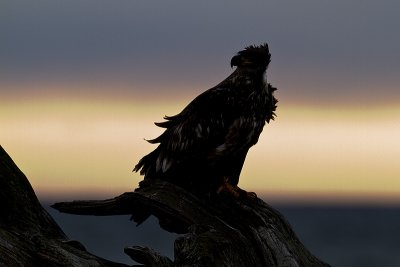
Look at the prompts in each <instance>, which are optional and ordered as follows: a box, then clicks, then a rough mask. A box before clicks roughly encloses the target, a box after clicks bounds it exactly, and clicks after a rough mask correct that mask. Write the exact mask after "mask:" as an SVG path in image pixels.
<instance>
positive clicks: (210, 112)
mask: <svg viewBox="0 0 400 267" xmlns="http://www.w3.org/2000/svg"><path fill="white" fill-rule="evenodd" d="M270 61H271V54H270V53H269V48H268V44H267V43H264V44H261V45H259V46H254V45H251V46H248V47H245V49H244V50H242V51H239V52H238V53H237V54H236V55H235V56H234V57H233V58H232V59H231V62H230V65H231V68H234V67H236V68H235V70H234V71H233V73H232V74H231V75H229V76H228V77H227V78H226V79H225V80H223V81H222V82H221V83H219V84H218V85H216V86H215V87H212V88H211V89H208V90H207V91H205V92H203V93H201V94H200V95H198V96H197V97H196V98H195V99H194V100H192V101H191V102H190V103H189V104H188V105H187V106H186V107H185V108H184V109H183V110H182V111H181V112H180V113H179V114H177V115H174V116H165V117H164V120H165V121H163V122H156V123H155V124H156V125H157V126H159V127H162V128H165V131H164V132H163V133H162V134H161V135H160V136H159V137H157V138H155V139H152V140H147V141H148V142H149V143H151V144H158V146H157V148H156V149H155V150H154V151H152V152H151V153H149V154H148V155H146V156H144V157H143V158H142V159H141V160H140V161H139V162H138V163H137V165H136V166H135V167H134V169H133V171H136V172H138V171H140V174H141V175H144V179H145V180H146V179H159V180H165V181H168V182H171V183H174V184H176V185H178V186H180V187H183V188H186V189H188V190H191V191H194V192H197V193H199V192H200V193H208V194H209V193H220V192H222V191H225V192H229V193H231V194H232V195H233V196H234V197H236V198H241V197H255V196H256V195H255V193H251V192H246V191H245V190H242V189H240V188H239V187H238V182H239V176H240V173H241V170H242V167H243V164H244V161H245V158H246V155H247V152H248V150H249V149H250V147H252V146H253V145H255V144H256V143H257V142H258V139H259V136H260V134H261V132H262V130H263V127H264V125H265V123H266V122H267V123H269V122H270V120H273V119H274V117H275V110H276V104H277V102H278V101H277V99H276V98H275V97H274V95H273V94H274V91H275V90H276V88H275V87H273V86H272V85H270V84H269V83H267V80H266V70H267V68H268V65H269V63H270Z"/></svg>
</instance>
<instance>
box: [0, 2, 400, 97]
mask: <svg viewBox="0 0 400 267" xmlns="http://www.w3.org/2000/svg"><path fill="white" fill-rule="evenodd" d="M0 5H1V8H0V36H1V42H0V71H1V74H0V78H1V79H2V80H3V82H4V81H7V82H12V83H13V82H19V81H21V80H26V81H30V80H36V81H41V80H56V81H57V80H58V81H60V82H65V81H68V80H71V79H72V80H76V79H78V80H79V79H83V80H85V79H95V80H96V79H97V80H102V79H108V80H113V79H114V80H116V81H125V82H128V83H131V84H132V85H133V86H132V88H141V87H142V86H146V87H147V88H153V89H152V90H151V91H152V92H157V91H158V90H160V91H162V90H163V88H168V89H169V90H170V89H171V87H176V88H177V92H179V90H182V88H188V89H187V90H193V91H196V93H197V91H198V90H200V91H201V90H204V89H207V87H210V86H212V85H214V84H216V83H218V82H219V81H220V80H221V79H223V78H224V77H225V76H226V75H227V74H229V72H230V71H231V70H230V67H229V61H230V58H231V57H232V56H233V55H234V53H235V52H237V51H238V50H240V49H242V48H243V47H244V46H247V45H249V44H259V43H262V42H268V43H269V44H270V50H271V53H272V63H271V66H270V70H269V77H270V80H271V82H273V83H274V84H275V85H276V86H278V87H279V88H280V89H282V90H281V91H280V94H281V95H282V96H284V97H286V98H287V99H291V100H293V101H294V100H299V101H311V102H318V101H322V102H326V101H327V102H329V101H330V100H332V99H334V100H339V101H347V100H349V99H350V101H354V100H358V99H359V100H360V101H366V102H375V101H376V102H377V103H378V104H382V103H385V102H386V101H389V102H396V101H397V103H398V100H399V96H400V92H399V91H400V90H398V89H397V87H398V85H399V82H400V78H399V75H398V74H399V72H400V63H399V61H400V52H399V47H400V35H399V34H398V25H400V19H399V16H398V11H399V10H400V2H398V1H389V0H384V1H368V0H367V1H356V0H350V1H320V0H312V1H311V0H307V1H301V2H294V1H261V0H260V1H250V2H249V1H246V2H245V1H93V0H90V1H51V0H44V1H28V0H27V1H18V0H17V1H15V0H6V1H2V3H1V4H0ZM5 90H7V87H6V86H1V87H0V93H1V92H2V91H3V92H4V91H5ZM26 90H29V88H26ZM55 90H56V89H55ZM132 90H133V91H132V92H133V93H135V90H140V89H132ZM313 98H315V99H316V100H315V99H314V100H313Z"/></svg>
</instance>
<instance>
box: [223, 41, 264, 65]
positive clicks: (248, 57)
mask: <svg viewBox="0 0 400 267" xmlns="http://www.w3.org/2000/svg"><path fill="white" fill-rule="evenodd" d="M270 61H271V54H270V53H269V49H268V44H267V43H264V44H262V45H260V46H254V45H251V46H248V47H246V48H245V49H244V50H242V51H239V52H238V53H237V54H236V55H235V56H234V57H233V58H232V59H231V67H233V66H236V67H238V68H243V67H246V68H254V69H259V68H261V69H263V70H265V69H266V68H267V67H268V64H269V62H270Z"/></svg>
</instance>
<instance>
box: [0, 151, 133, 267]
mask: <svg viewBox="0 0 400 267" xmlns="http://www.w3.org/2000/svg"><path fill="white" fill-rule="evenodd" d="M0 266H13V267H14V266H127V265H123V264H119V263H113V262H110V261H107V260H105V259H102V258H99V257H96V256H94V255H92V254H90V253H88V252H87V251H86V250H85V248H84V247H83V245H82V244H80V243H79V242H78V241H71V240H68V238H67V236H66V235H65V234H64V233H63V231H62V230H61V229H60V227H59V226H58V225H57V224H56V222H55V221H54V220H53V219H52V217H51V216H50V215H49V214H48V213H47V212H46V211H45V210H44V208H43V207H42V206H41V205H40V203H39V201H38V199H37V197H36V195H35V193H34V191H33V189H32V187H31V185H30V184H29V182H28V179H27V178H26V177H25V175H24V174H23V173H22V172H21V171H20V170H19V169H18V167H17V166H16V165H15V163H14V162H13V161H12V159H11V158H10V157H9V156H8V154H7V153H6V152H5V151H4V149H3V148H2V147H1V146H0Z"/></svg>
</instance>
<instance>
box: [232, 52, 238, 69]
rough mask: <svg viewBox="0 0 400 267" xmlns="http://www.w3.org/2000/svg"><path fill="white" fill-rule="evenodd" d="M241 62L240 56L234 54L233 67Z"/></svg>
mask: <svg viewBox="0 0 400 267" xmlns="http://www.w3.org/2000/svg"><path fill="white" fill-rule="evenodd" d="M239 62H240V56H239V55H237V56H234V57H233V58H232V59H231V68H233V66H237V65H238V64H239Z"/></svg>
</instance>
